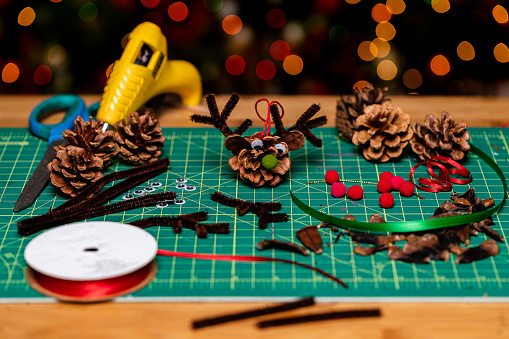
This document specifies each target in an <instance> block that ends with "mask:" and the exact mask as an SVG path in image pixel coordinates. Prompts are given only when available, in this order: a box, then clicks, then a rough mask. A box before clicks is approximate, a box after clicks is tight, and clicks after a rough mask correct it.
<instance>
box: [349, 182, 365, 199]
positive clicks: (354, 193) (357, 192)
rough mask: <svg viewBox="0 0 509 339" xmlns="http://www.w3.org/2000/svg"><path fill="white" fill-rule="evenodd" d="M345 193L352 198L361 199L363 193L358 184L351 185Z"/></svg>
mask: <svg viewBox="0 0 509 339" xmlns="http://www.w3.org/2000/svg"><path fill="white" fill-rule="evenodd" d="M346 195H348V197H349V198H350V199H352V200H361V199H362V196H363V195H364V191H363V190H362V187H360V186H359V185H353V186H352V187H350V188H349V189H348V191H346Z"/></svg>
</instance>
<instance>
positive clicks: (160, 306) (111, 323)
mask: <svg viewBox="0 0 509 339" xmlns="http://www.w3.org/2000/svg"><path fill="white" fill-rule="evenodd" d="M260 97H262V96H247V95H246V96H241V100H240V103H239V105H238V106H237V108H236V109H235V111H234V113H233V114H232V116H231V118H230V119H229V124H230V125H231V126H238V125H239V124H240V121H241V120H243V119H245V118H246V117H250V118H252V119H253V120H254V121H255V124H256V125H263V123H262V122H261V121H259V120H258V119H254V118H255V117H256V115H254V114H255V113H254V108H253V106H254V102H255V101H256V100H257V99H259V98H260ZM44 98H46V96H39V95H0V127H27V125H28V115H29V114H30V111H31V110H32V108H33V107H34V106H35V105H36V104H37V103H39V102H40V101H42V100H43V99H44ZM83 98H84V99H85V102H86V103H87V104H90V103H93V102H95V101H97V100H99V98H100V97H99V96H98V95H86V96H83ZM267 98H268V99H269V100H278V101H280V102H281V104H282V105H283V106H284V108H285V114H286V116H285V119H284V121H285V122H287V123H291V122H294V121H295V120H296V119H297V117H298V116H299V115H300V114H302V113H303V112H304V111H305V110H306V109H307V108H308V107H309V106H310V105H311V104H312V103H319V104H321V107H322V109H321V112H323V113H325V114H326V115H327V116H328V118H329V123H328V124H327V125H328V126H334V119H335V107H336V99H337V97H336V96H279V95H275V96H267ZM391 98H392V102H393V104H394V105H397V106H401V107H403V109H404V110H405V112H407V113H409V114H410V115H411V117H412V119H413V121H421V122H422V121H424V117H425V116H426V115H427V114H430V113H431V114H434V115H439V114H440V113H441V112H442V111H448V112H449V113H451V114H452V116H453V117H455V118H456V119H457V120H463V121H465V122H466V123H467V125H469V126H476V127H478V126H489V127H494V126H500V125H501V124H502V123H505V122H508V121H509V114H508V113H509V98H498V97H496V98H495V97H435V96H429V97H427V96H393V97H391ZM227 99H228V96H224V95H222V96H218V104H219V106H220V107H222V105H224V103H225V102H226V100H227ZM260 110H261V111H263V107H262V106H261V105H260ZM193 111H195V112H206V109H205V107H197V108H193V109H190V108H184V107H175V108H171V109H163V110H161V111H159V112H158V116H159V120H160V121H161V124H162V125H163V126H171V127H186V126H193V125H194V124H192V123H191V122H190V121H189V116H190V114H191V113H193ZM51 119H57V118H55V117H52V118H50V119H48V120H47V121H45V122H48V123H49V122H53V120H51ZM54 122H56V120H55V121H54ZM0 288H1V286H0ZM268 304H269V303H215V302H214V303H209V302H204V303H115V302H106V303H98V304H89V305H77V304H68V303H49V304H0V338H52V339H54V338H94V339H99V338H122V339H130V338H150V337H153V338H219V337H221V338H230V337H231V338H237V337H242V338H244V339H248V338H258V337H260V338H262V337H263V338H272V337H276V338H277V337H281V338H292V339H294V338H306V339H309V338H319V337H323V338H329V337H330V338H369V339H378V338H391V339H400V338H448V339H453V338H462V339H465V338H509V303H466V302H455V303H403V302H401V303H323V304H319V305H317V306H315V307H314V308H313V309H309V308H308V309H302V310H296V311H291V312H287V313H285V316H286V315H298V314H306V313H309V312H311V310H312V311H316V312H317V313H318V312H325V311H332V310H334V311H339V310H347V309H360V308H373V307H378V308H380V309H381V312H382V317H380V318H371V319H354V320H337V321H323V322H317V323H308V324H300V325H292V326H281V327H280V328H277V327H274V328H270V329H264V330H259V329H257V328H256V327H255V323H256V321H254V320H253V319H248V320H242V321H237V322H232V323H228V324H223V325H218V326H212V327H208V328H204V329H201V330H195V331H194V330H192V329H191V321H192V320H195V319H201V318H206V317H211V316H216V315H222V314H227V313H231V312H236V311H243V310H249V309H252V308H257V307H262V306H264V305H268ZM261 319H267V317H264V318H261Z"/></svg>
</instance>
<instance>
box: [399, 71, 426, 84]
mask: <svg viewBox="0 0 509 339" xmlns="http://www.w3.org/2000/svg"><path fill="white" fill-rule="evenodd" d="M403 84H405V86H406V87H407V88H410V89H416V88H418V87H420V86H421V85H422V76H421V73H420V72H419V71H418V70H416V69H409V70H407V71H406V72H405V73H403Z"/></svg>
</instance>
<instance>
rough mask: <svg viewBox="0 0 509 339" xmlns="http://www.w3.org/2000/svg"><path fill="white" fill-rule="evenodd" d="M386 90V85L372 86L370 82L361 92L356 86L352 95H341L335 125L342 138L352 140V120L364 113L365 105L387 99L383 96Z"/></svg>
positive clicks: (353, 131) (380, 102) (353, 126)
mask: <svg viewBox="0 0 509 339" xmlns="http://www.w3.org/2000/svg"><path fill="white" fill-rule="evenodd" d="M388 90H389V89H388V88H387V87H385V88H383V89H380V88H374V87H373V85H371V84H370V85H369V86H368V87H364V88H363V89H362V92H361V91H359V89H358V88H356V89H355V90H354V94H353V95H345V96H342V97H341V98H340V99H339V100H338V101H337V106H336V109H337V110H336V127H337V129H338V130H339V132H340V133H341V136H342V137H343V139H345V140H346V141H348V142H352V137H353V134H354V133H355V131H356V128H355V125H354V121H355V120H356V119H357V118H358V117H359V116H361V115H363V114H364V109H365V108H366V107H367V106H370V105H374V104H382V103H383V102H384V101H387V100H389V99H387V98H386V97H385V96H386V94H387V91H388Z"/></svg>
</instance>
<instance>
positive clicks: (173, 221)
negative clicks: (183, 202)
mask: <svg viewBox="0 0 509 339" xmlns="http://www.w3.org/2000/svg"><path fill="white" fill-rule="evenodd" d="M206 219H207V212H203V211H201V212H196V213H190V214H183V215H179V216H177V217H150V218H145V219H140V220H136V221H132V222H129V224H131V225H133V226H137V227H140V228H147V227H150V226H170V227H172V228H173V231H174V232H175V233H180V232H182V228H183V227H185V228H188V229H191V230H193V231H195V232H196V235H197V236H198V238H206V237H207V235H208V234H209V233H211V234H228V233H229V232H230V224H229V223H217V224H200V223H198V221H203V220H206Z"/></svg>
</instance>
